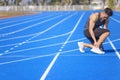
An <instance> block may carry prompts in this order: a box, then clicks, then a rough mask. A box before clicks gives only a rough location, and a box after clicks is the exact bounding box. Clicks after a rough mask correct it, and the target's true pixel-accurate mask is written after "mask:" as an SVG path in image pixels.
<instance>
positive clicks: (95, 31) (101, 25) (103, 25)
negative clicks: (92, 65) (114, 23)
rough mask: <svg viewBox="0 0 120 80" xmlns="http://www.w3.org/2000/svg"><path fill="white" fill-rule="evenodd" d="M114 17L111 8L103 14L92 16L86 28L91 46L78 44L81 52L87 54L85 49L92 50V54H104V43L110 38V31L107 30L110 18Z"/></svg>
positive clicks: (85, 32) (106, 9)
mask: <svg viewBox="0 0 120 80" xmlns="http://www.w3.org/2000/svg"><path fill="white" fill-rule="evenodd" d="M112 15H113V11H112V9H110V8H105V9H104V11H102V12H96V13H94V14H91V15H90V17H89V19H88V21H87V22H86V25H85V28H84V35H85V36H86V38H87V39H88V40H89V41H90V42H91V44H88V43H84V42H78V46H79V49H80V51H81V52H85V51H84V48H85V47H89V48H91V51H92V52H95V53H98V54H104V48H103V45H102V43H103V42H104V40H105V39H106V38H107V37H108V36H109V34H110V31H109V30H108V29H107V26H108V22H109V17H110V16H112Z"/></svg>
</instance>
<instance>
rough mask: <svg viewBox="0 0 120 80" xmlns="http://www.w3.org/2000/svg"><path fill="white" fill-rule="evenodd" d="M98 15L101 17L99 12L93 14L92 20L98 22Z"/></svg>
mask: <svg viewBox="0 0 120 80" xmlns="http://www.w3.org/2000/svg"><path fill="white" fill-rule="evenodd" d="M98 15H99V13H98V12H96V13H93V14H91V15H90V19H93V20H97V19H98Z"/></svg>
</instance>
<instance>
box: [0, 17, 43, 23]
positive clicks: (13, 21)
mask: <svg viewBox="0 0 120 80" xmlns="http://www.w3.org/2000/svg"><path fill="white" fill-rule="evenodd" d="M42 16H44V15H35V16H34V17H33V16H32V17H30V18H28V17H27V18H22V19H20V20H18V19H19V18H18V19H17V20H9V21H6V22H3V23H0V25H3V24H8V23H16V22H19V21H25V20H30V19H34V18H38V17H42Z"/></svg>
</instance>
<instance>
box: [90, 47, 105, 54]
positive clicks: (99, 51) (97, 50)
mask: <svg viewBox="0 0 120 80" xmlns="http://www.w3.org/2000/svg"><path fill="white" fill-rule="evenodd" d="M91 51H92V52H94V53H97V54H104V53H105V52H104V51H101V50H100V49H99V48H96V47H94V48H92V49H91Z"/></svg>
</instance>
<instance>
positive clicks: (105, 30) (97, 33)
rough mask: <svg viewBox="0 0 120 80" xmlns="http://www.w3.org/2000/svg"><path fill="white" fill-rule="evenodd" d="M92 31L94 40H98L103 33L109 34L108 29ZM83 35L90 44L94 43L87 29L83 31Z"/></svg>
mask: <svg viewBox="0 0 120 80" xmlns="http://www.w3.org/2000/svg"><path fill="white" fill-rule="evenodd" d="M93 31H94V34H95V38H96V40H98V39H99V37H100V36H101V35H102V34H103V33H105V32H110V31H109V30H108V29H102V28H96V29H95V30H93ZM84 35H85V36H86V37H87V38H88V39H89V40H90V42H91V43H92V44H93V43H94V41H93V39H92V37H91V35H90V33H89V30H88V29H86V30H84Z"/></svg>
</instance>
